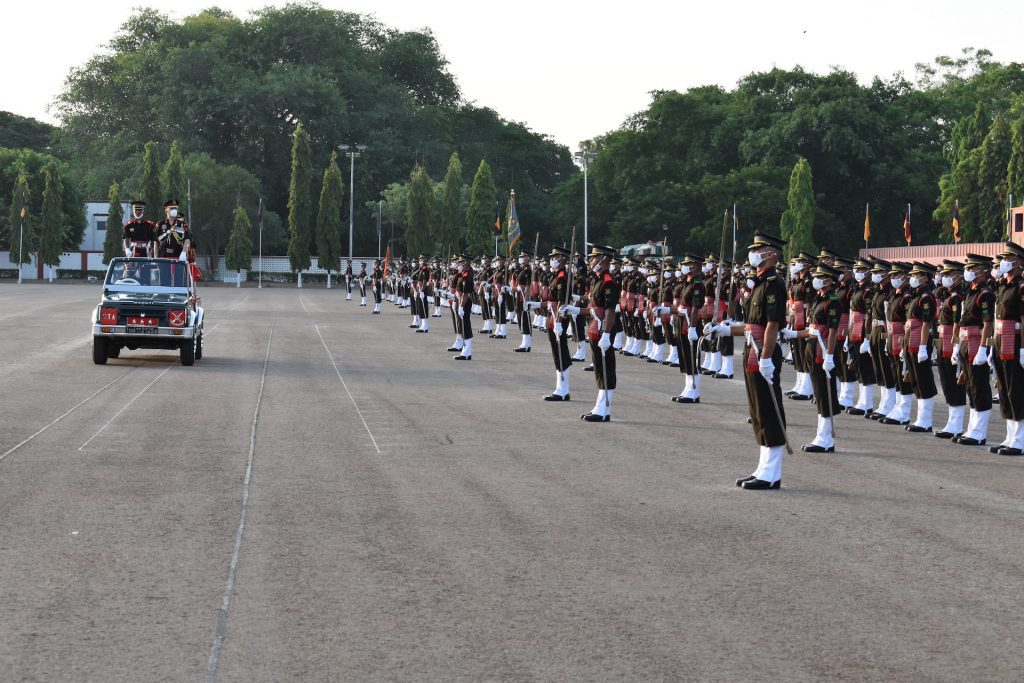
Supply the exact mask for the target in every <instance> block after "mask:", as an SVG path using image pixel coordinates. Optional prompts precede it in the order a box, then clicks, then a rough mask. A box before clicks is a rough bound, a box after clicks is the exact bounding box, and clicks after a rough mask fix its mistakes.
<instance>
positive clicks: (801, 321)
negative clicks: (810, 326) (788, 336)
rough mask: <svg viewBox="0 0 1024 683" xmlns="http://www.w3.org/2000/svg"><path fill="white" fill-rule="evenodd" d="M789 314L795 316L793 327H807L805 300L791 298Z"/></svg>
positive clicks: (799, 328)
mask: <svg viewBox="0 0 1024 683" xmlns="http://www.w3.org/2000/svg"><path fill="white" fill-rule="evenodd" d="M789 314H790V315H791V316H792V317H793V329H794V330H797V331H799V330H802V329H804V328H805V327H807V318H806V312H805V311H804V302H803V301H797V300H796V299H790V300H789Z"/></svg>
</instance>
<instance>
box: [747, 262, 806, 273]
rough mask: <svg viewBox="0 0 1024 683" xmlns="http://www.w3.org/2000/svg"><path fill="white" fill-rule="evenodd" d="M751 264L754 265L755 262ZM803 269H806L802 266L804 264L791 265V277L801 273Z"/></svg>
mask: <svg viewBox="0 0 1024 683" xmlns="http://www.w3.org/2000/svg"><path fill="white" fill-rule="evenodd" d="M751 263H753V261H751ZM803 269H804V264H802V263H794V264H793V265H791V266H790V267H789V272H790V274H791V275H796V274H797V273H799V272H800V271H801V270H803Z"/></svg>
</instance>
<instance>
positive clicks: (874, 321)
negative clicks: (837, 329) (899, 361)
mask: <svg viewBox="0 0 1024 683" xmlns="http://www.w3.org/2000/svg"><path fill="white" fill-rule="evenodd" d="M891 268H892V264H890V263H889V262H888V261H883V260H882V259H874V262H873V265H872V266H871V284H872V287H873V289H872V291H871V301H870V304H869V306H868V311H869V320H868V325H869V327H870V329H871V334H870V337H869V341H868V349H867V351H868V353H870V354H871V365H872V367H873V368H874V369H875V378H876V380H877V381H878V384H879V385H880V387H879V388H880V389H881V394H882V396H881V398H880V399H879V401H878V410H869V411H868V412H867V413H866V414H865V415H864V417H865V418H869V419H872V420H881V419H882V418H883V417H885V416H886V415H887V414H888V413H889V412H890V411H891V410H892V409H893V406H895V405H896V398H897V396H898V394H897V392H896V377H895V375H894V374H893V367H892V363H890V362H889V356H888V353H889V350H888V343H889V335H888V332H887V331H886V323H887V321H886V312H887V311H888V308H889V297H890V296H891V295H892V285H891V284H889V275H890V273H891Z"/></svg>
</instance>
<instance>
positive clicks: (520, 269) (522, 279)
mask: <svg viewBox="0 0 1024 683" xmlns="http://www.w3.org/2000/svg"><path fill="white" fill-rule="evenodd" d="M531 259H533V254H531V253H530V252H528V251H526V250H521V251H520V252H519V258H518V259H517V261H518V264H519V265H518V266H517V267H516V269H515V273H514V275H513V276H512V283H513V288H514V291H515V299H516V307H515V310H516V315H518V316H519V318H518V321H519V333H520V334H521V335H522V337H523V338H522V340H521V341H520V342H519V346H517V347H516V348H514V349H512V350H513V351H515V352H516V353H529V352H530V348H531V347H532V346H533V329H532V328H531V327H530V306H529V302H530V300H531V296H532V293H531V289H532V287H531V284H532V282H533V278H534V268H533V263H532V262H531Z"/></svg>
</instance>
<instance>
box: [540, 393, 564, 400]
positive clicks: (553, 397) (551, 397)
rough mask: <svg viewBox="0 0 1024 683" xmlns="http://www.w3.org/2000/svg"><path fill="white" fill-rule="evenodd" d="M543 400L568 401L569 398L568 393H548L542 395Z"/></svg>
mask: <svg viewBox="0 0 1024 683" xmlns="http://www.w3.org/2000/svg"><path fill="white" fill-rule="evenodd" d="M544 400H545V401H568V400H569V394H566V395H565V396H561V395H559V394H548V395H547V396H545V397H544Z"/></svg>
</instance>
